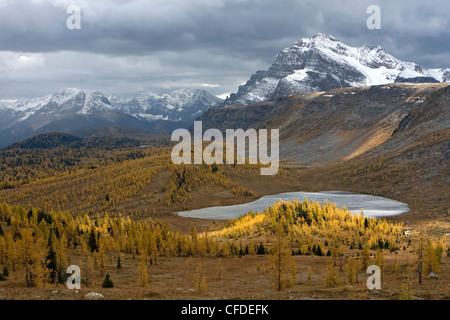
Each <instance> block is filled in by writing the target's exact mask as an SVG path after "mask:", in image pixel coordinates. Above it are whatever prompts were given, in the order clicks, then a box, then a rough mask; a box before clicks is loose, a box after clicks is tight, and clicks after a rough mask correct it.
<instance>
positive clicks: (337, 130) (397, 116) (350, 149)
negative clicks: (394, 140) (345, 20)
mask: <svg viewBox="0 0 450 320" xmlns="http://www.w3.org/2000/svg"><path fill="white" fill-rule="evenodd" d="M447 86H448V84H390V85H382V86H373V87H360V88H344V89H335V90H331V91H328V92H320V93H314V94H310V93H305V94H297V95H292V96H289V97H285V98H283V99H280V100H278V101H277V102H275V103H266V104H255V105H252V106H249V107H237V106H236V107H228V108H213V109H210V110H209V111H208V112H207V113H206V114H204V115H203V116H202V117H201V119H200V120H202V121H203V129H204V130H206V129H207V128H218V129H221V130H223V131H224V130H225V129H228V128H243V129H248V128H255V129H257V128H268V129H270V128H273V129H280V134H281V142H280V155H281V157H282V158H283V159H285V160H289V161H290V162H291V163H293V164H297V165H303V166H320V165H327V164H331V163H335V162H340V161H345V160H349V159H352V158H354V157H356V156H359V155H362V154H363V153H365V152H368V151H370V150H372V149H374V148H376V147H378V146H380V145H382V144H383V143H384V142H386V141H387V140H389V139H390V138H391V137H392V135H393V133H394V131H396V129H398V128H400V129H401V128H402V121H403V123H404V122H405V120H404V119H405V118H406V117H407V116H408V115H409V114H411V112H413V110H415V109H417V108H419V107H420V106H421V105H423V104H425V103H427V100H428V99H435V96H436V95H444V96H447V95H448V89H445V88H446V87H447ZM441 89H442V90H441ZM427 105H429V106H431V105H432V103H428V104H427ZM441 109H442V108H441ZM444 109H445V108H444ZM444 111H445V110H444ZM436 117H437V118H436ZM439 117H444V118H445V117H446V116H445V115H444V114H436V113H434V114H433V115H429V121H435V120H436V121H437V119H438V118H439ZM447 119H448V116H447ZM447 126H448V124H447ZM443 128H445V123H444V124H443V125H441V126H438V127H436V128H434V129H433V128H431V127H430V130H441V129H443ZM397 131H398V130H397ZM419 133H420V132H417V133H415V134H419ZM397 147H402V146H401V145H399V146H397Z"/></svg>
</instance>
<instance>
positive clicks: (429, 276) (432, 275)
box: [428, 272, 441, 280]
mask: <svg viewBox="0 0 450 320" xmlns="http://www.w3.org/2000/svg"><path fill="white" fill-rule="evenodd" d="M428 278H430V279H436V280H439V279H440V278H441V277H439V276H438V275H437V274H436V273H433V272H430V274H429V275H428Z"/></svg>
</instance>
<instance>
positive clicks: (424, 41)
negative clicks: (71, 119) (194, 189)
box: [0, 0, 450, 100]
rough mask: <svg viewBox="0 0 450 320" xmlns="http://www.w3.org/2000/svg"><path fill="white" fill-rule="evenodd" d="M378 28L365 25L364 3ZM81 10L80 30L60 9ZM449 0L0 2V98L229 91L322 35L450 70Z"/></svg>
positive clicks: (82, 0) (96, 0) (367, 15)
mask: <svg viewBox="0 0 450 320" xmlns="http://www.w3.org/2000/svg"><path fill="white" fill-rule="evenodd" d="M373 4H375V5H378V6H379V7H380V8H381V30H369V29H368V28H367V26H366V20H367V18H368V17H369V14H367V13H366V10H367V7H368V6H369V5H373ZM70 5H77V6H79V8H80V9H81V29H79V30H76V29H75V30H69V29H68V28H67V24H66V21H67V19H68V18H69V17H70V16H71V14H68V13H67V12H66V10H67V8H68V7H69V6H70ZM449 21H450V2H449V1H448V0H431V1H424V0H395V1H393V0H367V1H366V0H353V1H351V0H331V1H322V0H298V1H294V0H277V1H274V0H271V1H269V0H156V1H154V0H109V1H106V0H0V100H11V99H24V98H30V97H36V96H42V95H46V94H50V93H54V92H59V91H62V90H63V89H64V88H67V87H75V88H83V89H95V90H99V91H101V92H104V93H106V94H109V93H116V94H125V93H131V92H136V91H139V90H150V91H153V92H156V93H163V92H170V91H172V90H174V89H177V88H186V89H188V90H194V89H197V88H200V89H205V90H207V91H209V92H211V93H213V94H216V95H223V94H228V93H230V92H236V91H237V89H238V86H239V85H241V84H243V83H245V82H246V81H247V80H248V79H249V77H250V75H251V74H253V73H254V72H255V71H256V70H265V69H268V67H269V66H270V65H271V63H272V62H273V60H274V58H275V56H276V54H277V53H278V52H279V51H280V50H281V49H283V48H285V47H290V46H291V45H292V44H293V43H294V42H296V41H298V40H299V39H301V38H304V37H311V36H314V35H315V34H317V33H319V32H321V33H326V34H330V35H332V36H334V37H336V38H338V39H339V40H341V41H343V42H344V43H346V44H349V45H354V46H361V45H365V44H367V45H377V44H379V45H382V46H383V47H385V48H386V49H387V50H388V52H390V53H391V54H393V55H394V56H395V57H397V58H399V59H401V60H406V61H414V62H417V63H419V64H420V65H422V66H424V67H429V68H431V67H432V68H438V67H450V23H449Z"/></svg>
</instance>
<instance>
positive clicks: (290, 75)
mask: <svg viewBox="0 0 450 320" xmlns="http://www.w3.org/2000/svg"><path fill="white" fill-rule="evenodd" d="M401 82H413V83H430V82H450V69H426V68H423V67H421V66H419V65H418V64H416V63H414V62H403V61H400V60H398V59H396V58H395V57H393V56H392V55H390V54H389V53H388V52H386V50H385V49H383V48H382V47H380V46H362V47H351V46H348V45H346V44H344V43H342V42H340V41H338V40H337V39H335V38H333V37H331V36H329V35H325V34H318V35H316V36H314V37H312V38H304V39H302V40H300V41H298V42H296V43H295V44H294V45H293V46H292V47H290V48H285V49H283V50H282V51H281V52H280V53H279V54H278V55H277V56H276V58H275V61H274V62H273V64H272V66H271V67H270V68H269V69H268V70H267V71H257V72H256V73H255V74H253V75H252V76H251V78H250V80H248V81H247V83H246V84H245V85H243V86H240V87H239V90H238V92H237V93H235V94H231V95H230V97H229V98H228V99H227V100H226V101H225V103H224V104H227V105H229V104H240V105H250V104H252V103H255V102H261V101H269V100H271V101H274V100H276V99H278V98H279V97H282V96H286V95H289V94H292V93H298V92H314V91H327V90H331V89H336V88H344V87H360V86H372V85H381V84H389V83H401Z"/></svg>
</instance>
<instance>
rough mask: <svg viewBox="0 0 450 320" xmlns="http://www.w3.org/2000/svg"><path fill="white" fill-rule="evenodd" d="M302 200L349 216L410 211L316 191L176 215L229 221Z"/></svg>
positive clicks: (385, 201)
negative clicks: (328, 205) (342, 210)
mask: <svg viewBox="0 0 450 320" xmlns="http://www.w3.org/2000/svg"><path fill="white" fill-rule="evenodd" d="M304 199H308V200H309V201H315V202H320V203H322V204H324V203H325V201H328V202H330V203H335V204H336V205H337V206H338V207H340V208H342V207H344V206H345V207H346V208H347V209H348V210H349V211H351V212H352V213H358V214H359V213H361V210H363V215H364V216H365V217H374V218H382V217H393V216H398V215H401V214H404V213H406V212H409V211H410V208H409V207H408V205H407V204H406V203H403V202H399V201H396V200H392V199H389V198H384V197H380V196H373V195H365V194H359V193H352V192H347V191H339V190H332V191H320V192H303V191H298V192H284V193H279V194H274V195H266V196H263V197H261V198H259V199H257V200H255V201H251V202H248V203H243V204H238V205H230V206H214V207H207V208H202V209H196V210H189V211H181V212H178V213H177V215H178V216H180V217H184V218H197V219H209V220H211V219H214V220H230V219H235V218H237V217H239V216H241V215H245V214H247V213H248V212H249V211H253V212H263V211H264V209H265V208H267V207H270V206H272V205H274V204H275V203H276V202H278V201H280V200H282V201H285V202H287V201H293V200H297V201H304Z"/></svg>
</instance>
